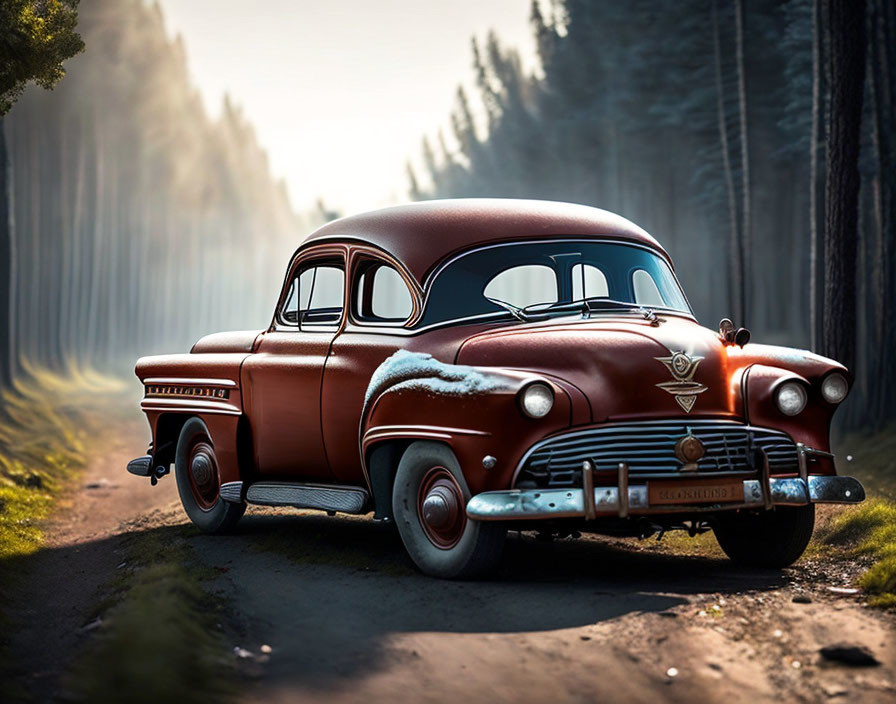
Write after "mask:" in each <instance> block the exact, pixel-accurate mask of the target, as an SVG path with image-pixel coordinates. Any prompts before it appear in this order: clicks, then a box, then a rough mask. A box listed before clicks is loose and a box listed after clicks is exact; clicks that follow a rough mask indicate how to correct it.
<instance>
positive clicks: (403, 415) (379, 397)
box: [360, 350, 573, 493]
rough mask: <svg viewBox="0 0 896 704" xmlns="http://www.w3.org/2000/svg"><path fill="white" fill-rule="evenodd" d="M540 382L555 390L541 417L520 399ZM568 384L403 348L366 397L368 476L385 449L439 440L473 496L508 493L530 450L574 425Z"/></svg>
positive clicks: (380, 372)
mask: <svg viewBox="0 0 896 704" xmlns="http://www.w3.org/2000/svg"><path fill="white" fill-rule="evenodd" d="M535 380H540V381H542V382H544V383H547V384H548V385H549V386H551V388H552V389H553V391H554V406H553V408H552V409H551V411H550V412H549V413H548V415H547V416H545V417H544V418H539V419H533V418H529V417H528V416H525V415H523V413H522V411H521V410H520V407H519V404H518V399H517V394H518V393H519V391H520V390H521V389H522V388H523V387H524V386H526V385H527V384H529V383H531V382H532V381H535ZM565 387H566V385H565V384H562V383H560V382H558V381H556V380H553V379H550V378H548V377H545V376H542V375H538V374H535V373H531V372H525V371H518V370H510V369H498V368H491V367H471V366H466V365H458V364H445V363H443V362H439V361H438V360H435V359H433V358H432V357H431V356H430V355H427V354H420V353H411V352H407V351H405V350H400V351H399V352H396V353H395V354H394V355H392V357H390V358H389V359H387V360H386V361H385V362H383V364H382V365H380V367H379V368H378V369H377V370H376V372H375V373H374V374H373V376H372V377H371V382H370V386H369V387H368V392H367V394H366V398H365V404H364V412H363V415H362V418H361V429H360V436H361V457H362V458H364V460H365V468H364V471H365V475H366V474H367V466H366V465H367V459H368V458H369V456H370V453H371V452H373V450H374V449H375V448H376V447H377V446H378V445H380V444H382V443H387V442H395V441H405V442H407V441H413V440H435V441H438V442H444V443H445V444H447V445H448V446H450V447H451V449H452V450H453V451H454V453H455V455H456V456H457V459H458V462H459V463H460V466H461V469H462V470H463V472H464V477H465V479H466V481H467V484H468V485H469V487H470V490H471V491H472V492H473V493H478V492H481V491H489V490H493V489H501V488H507V487H509V486H510V482H511V480H512V477H513V471H514V468H515V467H516V465H517V463H518V462H519V460H520V458H521V457H522V455H523V453H524V452H525V451H526V449H527V448H528V447H530V446H531V445H532V444H534V443H535V442H536V441H537V440H539V439H541V438H542V437H544V436H545V435H547V434H549V433H551V432H555V431H557V430H561V429H563V428H566V427H568V426H569V425H570V423H571V421H572V410H573V404H572V401H571V396H570V392H569V391H567V389H566V388H565ZM486 456H491V457H494V458H495V463H494V465H493V466H491V467H485V466H483V458H485V457H486ZM486 464H488V463H486ZM368 480H369V477H368Z"/></svg>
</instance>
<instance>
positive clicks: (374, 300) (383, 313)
mask: <svg viewBox="0 0 896 704" xmlns="http://www.w3.org/2000/svg"><path fill="white" fill-rule="evenodd" d="M355 306H356V310H355V315H356V316H357V317H358V318H359V319H361V320H366V321H376V322H392V323H400V322H403V321H405V320H407V319H408V318H410V317H411V313H412V312H413V311H414V299H413V298H412V297H411V292H410V291H409V290H408V286H407V284H406V283H405V282H404V279H403V278H401V274H399V273H398V272H397V271H396V270H395V269H394V268H392V267H391V266H389V265H388V264H383V263H381V262H376V261H371V262H366V263H365V264H362V267H361V269H360V273H359V274H358V276H357V278H356V279H355Z"/></svg>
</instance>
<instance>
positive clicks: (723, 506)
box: [467, 475, 865, 521]
mask: <svg viewBox="0 0 896 704" xmlns="http://www.w3.org/2000/svg"><path fill="white" fill-rule="evenodd" d="M768 483H769V496H768V497H767V498H768V500H767V498H766V496H765V495H764V492H763V490H762V485H763V481H761V480H759V479H746V480H744V501H743V503H720V504H696V505H688V504H674V505H664V506H660V505H654V506H651V505H649V503H648V498H647V497H648V494H647V485H646V484H638V485H630V486H629V487H628V492H627V493H628V502H627V503H628V505H627V506H626V505H625V504H626V502H625V500H623V501H622V502H620V501H619V496H620V493H619V488H618V487H615V486H608V487H597V488H595V489H594V506H595V509H594V510H595V513H596V515H598V516H612V515H617V516H623V511H625V512H626V513H627V514H629V515H635V514H651V513H654V514H664V513H710V512H717V511H730V510H735V509H744V508H746V509H765V507H766V504H767V503H768V505H770V506H772V507H774V506H803V505H805V504H807V503H809V502H810V501H811V502H812V503H859V502H861V501H862V500H864V498H865V490H864V489H863V488H862V485H861V484H860V483H859V482H858V481H857V480H855V479H853V478H852V477H836V476H821V475H812V476H810V477H809V483H808V486H807V485H806V483H805V482H804V481H803V480H802V479H800V478H799V477H792V478H785V479H776V478H774V477H772V478H770V479H769V480H768ZM586 510H587V509H586V506H585V496H584V492H583V491H582V489H511V490H509V491H486V492H483V493H481V494H477V495H476V496H474V497H473V498H472V499H470V501H469V502H468V503H467V516H468V517H469V518H471V519H473V520H477V521H512V520H539V519H550V518H586V517H587V513H586Z"/></svg>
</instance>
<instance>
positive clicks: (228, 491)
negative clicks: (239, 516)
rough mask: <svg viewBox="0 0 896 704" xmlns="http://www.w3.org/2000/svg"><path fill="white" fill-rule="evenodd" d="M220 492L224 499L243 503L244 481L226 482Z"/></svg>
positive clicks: (233, 502)
mask: <svg viewBox="0 0 896 704" xmlns="http://www.w3.org/2000/svg"><path fill="white" fill-rule="evenodd" d="M219 493H220V494H221V498H222V499H223V500H224V501H229V502H230V503H232V504H241V503H243V483H242V482H224V483H223V484H222V485H221V489H220V492H219Z"/></svg>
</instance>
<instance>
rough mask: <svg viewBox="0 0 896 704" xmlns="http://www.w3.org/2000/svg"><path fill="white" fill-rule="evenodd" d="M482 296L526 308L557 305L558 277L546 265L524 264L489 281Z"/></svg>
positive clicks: (506, 270) (507, 270)
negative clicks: (536, 304) (534, 304)
mask: <svg viewBox="0 0 896 704" xmlns="http://www.w3.org/2000/svg"><path fill="white" fill-rule="evenodd" d="M482 295H483V296H485V297H486V298H494V299H496V300H498V301H503V302H504V303H509V304H510V305H512V306H516V307H517V308H525V307H526V306H530V305H532V304H533V303H555V302H556V301H557V298H558V293H557V275H556V274H555V273H554V270H553V269H552V268H551V267H549V266H545V265H544V264H524V265H522V266H515V267H512V268H510V269H505V270H504V271H502V272H501V273H500V274H498V275H497V276H495V277H494V278H492V280H491V281H489V282H488V283H487V284H486V286H485V289H484V290H483V291H482Z"/></svg>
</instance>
